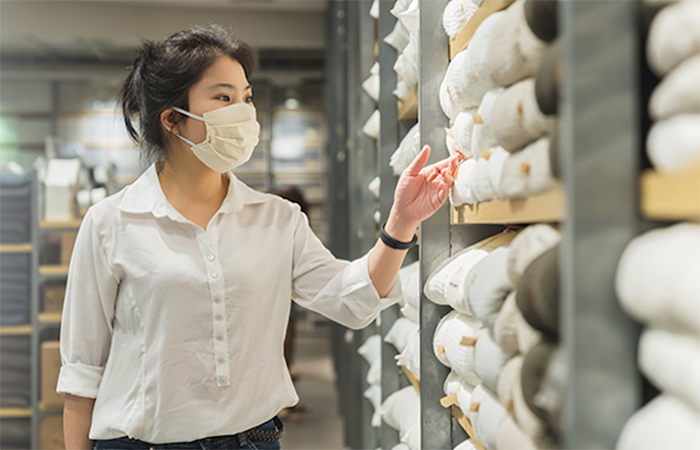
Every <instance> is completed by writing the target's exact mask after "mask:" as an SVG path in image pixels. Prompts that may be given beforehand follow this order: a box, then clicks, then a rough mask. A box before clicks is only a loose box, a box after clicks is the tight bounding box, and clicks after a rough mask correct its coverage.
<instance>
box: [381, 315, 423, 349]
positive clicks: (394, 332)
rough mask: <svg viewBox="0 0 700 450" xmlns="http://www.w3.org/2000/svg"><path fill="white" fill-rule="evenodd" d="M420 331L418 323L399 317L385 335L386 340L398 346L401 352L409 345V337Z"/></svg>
mask: <svg viewBox="0 0 700 450" xmlns="http://www.w3.org/2000/svg"><path fill="white" fill-rule="evenodd" d="M416 333H418V325H417V324H415V323H413V322H411V321H410V320H408V319H406V318H405V317H399V318H398V319H396V321H395V322H394V325H392V326H391V328H390V329H389V332H388V333H387V334H386V336H384V342H388V343H389V344H391V345H393V346H394V347H396V350H398V351H399V353H401V352H403V351H404V350H405V349H406V346H407V345H408V341H409V339H411V338H412V337H413V336H415V334H416Z"/></svg>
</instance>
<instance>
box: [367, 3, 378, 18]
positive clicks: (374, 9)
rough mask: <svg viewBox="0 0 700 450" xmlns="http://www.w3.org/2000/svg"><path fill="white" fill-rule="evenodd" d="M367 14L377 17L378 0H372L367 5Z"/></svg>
mask: <svg viewBox="0 0 700 450" xmlns="http://www.w3.org/2000/svg"><path fill="white" fill-rule="evenodd" d="M369 15H370V16H371V17H372V18H374V19H379V0H374V1H373V2H372V6H370V7H369Z"/></svg>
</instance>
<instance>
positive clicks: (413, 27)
mask: <svg viewBox="0 0 700 450" xmlns="http://www.w3.org/2000/svg"><path fill="white" fill-rule="evenodd" d="M418 7H419V4H418V0H412V1H411V3H410V4H409V5H408V8H406V10H405V11H403V12H401V13H399V20H400V21H401V22H403V24H404V26H406V29H407V30H408V32H409V33H411V35H412V36H413V37H414V38H416V39H418V37H419V34H418V30H419V29H420V20H419V14H418Z"/></svg>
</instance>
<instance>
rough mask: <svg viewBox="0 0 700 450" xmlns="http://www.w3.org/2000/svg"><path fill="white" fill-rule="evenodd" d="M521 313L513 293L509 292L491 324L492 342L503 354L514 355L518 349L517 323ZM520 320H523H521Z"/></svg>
mask: <svg viewBox="0 0 700 450" xmlns="http://www.w3.org/2000/svg"><path fill="white" fill-rule="evenodd" d="M522 315H523V314H522V313H521V312H520V309H518V304H517V303H516V301H515V292H511V293H510V295H508V297H506V301H505V302H503V307H502V308H501V311H500V312H499V313H498V316H497V317H496V321H495V322H494V324H493V340H494V341H496V343H497V344H498V346H499V347H501V348H502V349H503V351H504V352H506V353H509V354H511V355H515V354H517V353H518V352H519V349H518V333H517V330H518V323H519V322H520V320H521V318H522ZM522 320H525V319H524V318H522Z"/></svg>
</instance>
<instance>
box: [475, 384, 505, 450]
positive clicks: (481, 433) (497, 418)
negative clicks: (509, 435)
mask: <svg viewBox="0 0 700 450" xmlns="http://www.w3.org/2000/svg"><path fill="white" fill-rule="evenodd" d="M474 403H478V404H479V410H478V411H476V412H472V413H471V417H473V420H472V425H473V428H474V434H475V435H476V439H477V440H479V442H481V443H482V444H484V446H485V447H486V448H489V449H491V448H496V436H497V435H498V428H499V427H500V425H501V422H503V421H504V420H505V419H506V418H507V417H508V412H507V411H506V410H505V408H504V407H503V406H502V405H501V404H500V403H499V402H498V400H497V399H496V397H495V396H494V395H493V394H491V393H490V392H489V390H488V389H484V388H483V387H482V386H477V387H476V389H474V392H473V393H472V404H474Z"/></svg>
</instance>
